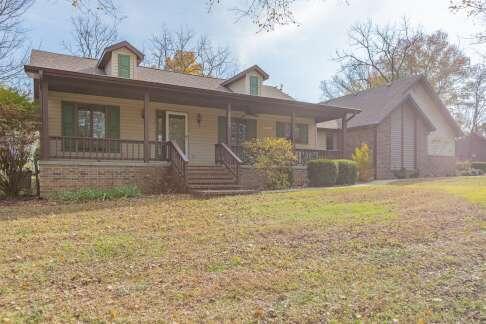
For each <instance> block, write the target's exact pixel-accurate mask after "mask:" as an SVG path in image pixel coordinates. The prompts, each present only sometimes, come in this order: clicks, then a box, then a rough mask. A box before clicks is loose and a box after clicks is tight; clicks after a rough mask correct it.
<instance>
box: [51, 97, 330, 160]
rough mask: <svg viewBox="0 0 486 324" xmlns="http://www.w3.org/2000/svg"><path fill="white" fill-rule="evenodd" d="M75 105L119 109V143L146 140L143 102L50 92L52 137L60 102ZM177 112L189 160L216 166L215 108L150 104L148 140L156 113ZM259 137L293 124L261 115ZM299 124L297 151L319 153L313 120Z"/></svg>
mask: <svg viewBox="0 0 486 324" xmlns="http://www.w3.org/2000/svg"><path fill="white" fill-rule="evenodd" d="M62 101H74V102H80V103H89V104H98V105H114V106H119V107H120V139H122V140H143V137H144V119H143V117H142V116H143V115H142V112H143V101H141V100H127V99H117V98H110V97H100V96H89V95H81V94H72V93H61V92H53V91H50V92H49V134H50V136H61V102H62ZM157 110H162V111H174V112H185V113H187V114H188V136H189V138H188V152H189V159H190V161H191V162H193V163H200V164H212V163H214V145H215V144H216V143H217V141H218V122H217V119H218V116H226V114H225V111H224V110H222V109H215V108H203V107H195V106H182V105H173V104H166V103H157V102H151V103H150V106H149V111H150V118H151V123H150V124H149V139H150V140H151V141H154V140H155V139H156V112H157ZM198 114H201V124H200V125H199V124H198V122H197V118H198ZM233 117H240V118H242V117H243V118H254V117H249V116H248V115H245V114H244V113H242V112H239V111H235V112H233ZM256 118H257V136H258V137H259V138H264V137H275V136H276V122H277V121H283V122H290V117H289V116H278V115H258V116H257V117H256ZM296 123H305V124H307V125H308V127H309V144H307V145H301V144H297V145H296V147H297V148H309V149H316V148H320V149H322V147H319V146H317V129H316V126H315V123H314V120H313V119H311V118H296Z"/></svg>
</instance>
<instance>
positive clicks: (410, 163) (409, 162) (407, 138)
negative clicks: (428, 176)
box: [403, 106, 416, 170]
mask: <svg viewBox="0 0 486 324" xmlns="http://www.w3.org/2000/svg"><path fill="white" fill-rule="evenodd" d="M415 133H416V132H415V112H414V111H413V109H412V107H409V106H404V107H403V167H404V168H405V169H407V170H415V142H416V141H415Z"/></svg>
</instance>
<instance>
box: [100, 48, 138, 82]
mask: <svg viewBox="0 0 486 324" xmlns="http://www.w3.org/2000/svg"><path fill="white" fill-rule="evenodd" d="M142 61H143V53H142V52H140V51H139V50H138V49H136V48H135V47H133V45H131V44H130V43H129V42H127V41H123V42H119V43H116V44H113V45H111V46H108V47H107V48H105V49H104V50H103V53H102V54H101V57H100V59H99V60H98V64H97V67H98V69H100V70H103V72H105V73H106V75H108V76H112V77H118V78H124V79H135V78H136V76H137V66H139V65H140V63H141V62H142Z"/></svg>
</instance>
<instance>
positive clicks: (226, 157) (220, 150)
mask: <svg viewBox="0 0 486 324" xmlns="http://www.w3.org/2000/svg"><path fill="white" fill-rule="evenodd" d="M214 152H215V162H216V164H223V165H224V166H225V167H226V169H228V170H229V171H230V172H231V173H232V174H233V176H234V177H235V179H236V182H239V181H240V165H241V164H242V161H241V159H240V158H239V157H238V156H237V155H236V154H235V153H234V152H233V151H232V150H231V149H230V148H229V147H228V146H227V145H226V144H224V143H218V144H216V145H215V151H214Z"/></svg>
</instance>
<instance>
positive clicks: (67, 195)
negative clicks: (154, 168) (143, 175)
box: [53, 185, 142, 202]
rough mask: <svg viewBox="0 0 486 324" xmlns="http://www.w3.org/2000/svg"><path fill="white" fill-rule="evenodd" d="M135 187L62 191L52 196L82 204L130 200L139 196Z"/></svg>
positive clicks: (138, 191) (138, 190)
mask: <svg viewBox="0 0 486 324" xmlns="http://www.w3.org/2000/svg"><path fill="white" fill-rule="evenodd" d="M141 194H142V193H141V191H140V189H139V188H138V187H137V186H133V185H129V186H121V187H114V188H110V189H98V188H83V189H79V190H74V191H62V192H57V193H55V194H54V195H53V198H54V199H56V200H62V201H70V202H83V201H90V200H113V199H119V198H132V197H139V196H141Z"/></svg>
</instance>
